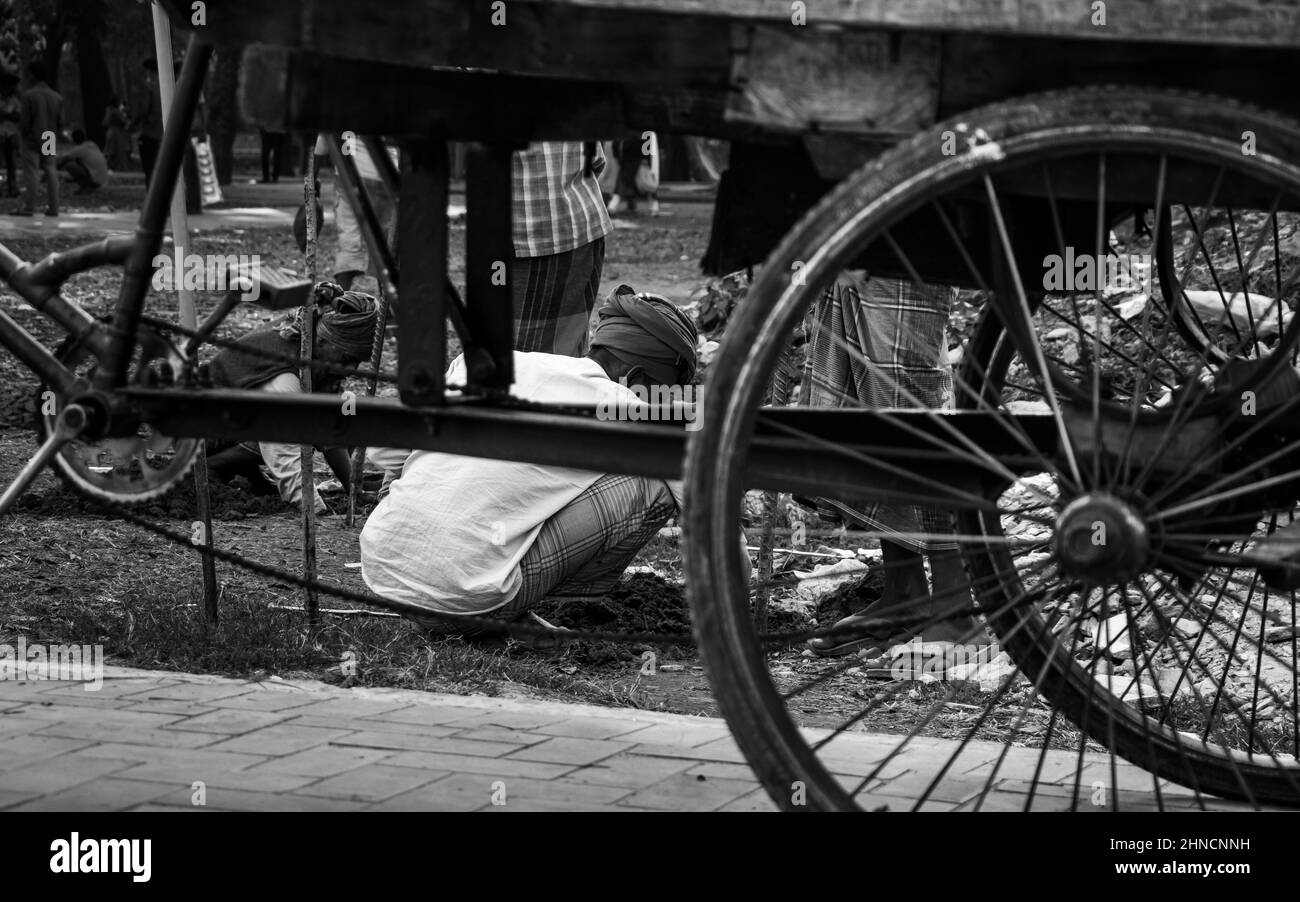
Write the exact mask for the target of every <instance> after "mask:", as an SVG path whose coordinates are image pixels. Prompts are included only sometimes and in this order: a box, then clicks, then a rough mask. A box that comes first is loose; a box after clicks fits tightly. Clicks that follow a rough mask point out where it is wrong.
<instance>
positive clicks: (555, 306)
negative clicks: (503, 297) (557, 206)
mask: <svg viewBox="0 0 1300 902" xmlns="http://www.w3.org/2000/svg"><path fill="white" fill-rule="evenodd" d="M604 262H605V239H604V238H597V239H596V240H595V241H592V242H591V243H589V244H584V245H583V246H582V247H579V248H577V249H576V250H572V251H565V252H563V253H559V254H550V255H548V256H545V257H516V258H515V259H514V260H513V261H512V262H511V265H510V295H511V306H512V307H513V308H514V311H515V350H516V351H541V352H543V353H545V354H563V355H565V356H566V357H582V356H583V355H584V354H586V353H587V343H588V341H589V340H590V339H589V335H588V332H589V324H590V322H591V311H592V310H593V309H594V308H595V306H596V295H597V293H598V292H599V290H600V273H601V269H602V268H603V266H604Z"/></svg>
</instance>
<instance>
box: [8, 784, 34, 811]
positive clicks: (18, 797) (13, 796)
mask: <svg viewBox="0 0 1300 902" xmlns="http://www.w3.org/2000/svg"><path fill="white" fill-rule="evenodd" d="M37 797H38V794H37V793H34V792H24V791H23V790H20V789H3V788H0V811H3V810H6V809H8V808H11V807H13V806H14V805H21V804H22V803H23V802H26V801H29V800H31V799H34V798H37Z"/></svg>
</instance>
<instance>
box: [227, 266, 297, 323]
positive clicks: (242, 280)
mask: <svg viewBox="0 0 1300 902" xmlns="http://www.w3.org/2000/svg"><path fill="white" fill-rule="evenodd" d="M226 284H227V285H229V286H230V290H231V291H232V292H237V293H239V294H240V295H242V296H243V299H244V301H246V302H247V303H250V304H256V305H257V306H258V307H263V308H265V309H267V310H277V311H278V310H292V309H293V308H295V307H301V306H302V305H303V304H305V303H307V301H308V300H309V299H310V298H311V291H312V284H311V281H310V280H308V279H301V278H298V277H297V276H294V275H292V274H289V273H286V272H284V271H283V270H279V269H275V268H273V267H269V266H262V265H260V264H258V263H254V262H250V261H242V262H239V263H232V264H231V265H230V267H229V268H228V269H227V270H226Z"/></svg>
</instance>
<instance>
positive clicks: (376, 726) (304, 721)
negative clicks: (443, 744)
mask: <svg viewBox="0 0 1300 902" xmlns="http://www.w3.org/2000/svg"><path fill="white" fill-rule="evenodd" d="M286 713H288V714H290V715H292V714H294V713H295V712H293V711H289V712H286ZM292 723H293V724H294V725H295V726H304V727H326V728H328V729H342V728H347V729H352V730H364V731H365V732H367V733H404V734H406V735H408V736H424V737H428V738H434V737H441V736H455V735H457V734H458V733H460V732H461V731H460V730H458V729H456V728H455V727H440V726H437V725H436V724H422V723H389V722H388V721H384V720H369V719H367V718H348V719H347V720H343V719H341V718H337V717H295V718H294V719H293V721H292Z"/></svg>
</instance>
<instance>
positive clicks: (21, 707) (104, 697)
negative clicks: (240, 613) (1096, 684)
mask: <svg viewBox="0 0 1300 902" xmlns="http://www.w3.org/2000/svg"><path fill="white" fill-rule="evenodd" d="M809 734H810V736H813V737H817V736H821V735H825V734H824V733H823V734H819V733H817V731H809ZM895 743H896V737H888V736H878V735H870V734H845V735H841V736H839V737H836V738H835V739H834V740H832V741H831V742H830V743H828V744H827V745H826V747H825V748H824V749H822V750H821V752H820V754H821V756H822V759H823V760H824V761H826V762H827V763H828V765H829V767H830V769H831V770H832V772H834V773H836V774H837V775H838V779H840V781H841V782H842V783H843V784H844V785H845V786H846V787H848V788H850V789H852V788H855V787H857V786H858V785H859V784H860V783H861V782H862V780H863V778H864V777H865V776H867V775H869V774H870V773H871V771H872V770H873V769H875V765H876V763H877V762H879V761H881V760H883V759H884V758H885V757H886V756H887V755H888V754H889V753H890V751H891V750H892V749H893V748H894V746H895ZM956 748H957V744H956V743H955V742H951V741H946V740H937V739H933V740H932V739H922V740H916V741H914V742H913V743H910V744H909V746H908V748H907V750H906V751H905V752H904V753H903V754H901V755H899V756H897V758H896V759H895V760H893V761H891V762H890V763H889V764H888V766H886V767H885V768H883V769H882V770H881V772H880V773H879V774H878V775H876V777H875V778H874V779H873V780H872V781H871V784H870V785H868V786H867V787H866V788H865V791H864V793H863V795H862V797H861V798H862V801H863V804H865V805H866V806H868V807H871V808H877V807H880V806H888V807H889V808H891V809H895V810H897V809H908V808H911V807H913V805H914V802H915V799H917V798H918V797H920V796H921V795H922V794H926V791H927V789H928V788H929V787H930V784H931V783H932V782H933V781H934V779H935V776H936V775H938V774H942V779H941V780H940V781H939V783H938V785H937V786H936V787H934V788H933V789H932V790H931V791H929V792H928V795H927V802H926V804H925V805H924V806H923V808H925V809H970V808H975V807H977V806H978V807H980V808H982V809H985V810H1008V809H1010V810H1024V809H1025V808H1026V806H1027V804H1028V803H1029V800H1030V795H1029V790H1030V785H1031V784H1030V780H1031V778H1032V774H1033V772H1034V769H1035V768H1036V767H1037V766H1038V762H1039V754H1038V753H1037V752H1035V751H1033V750H1030V749H1018V748H1011V749H1006V748H1005V747H1004V746H1001V745H997V744H994V743H986V742H976V743H970V744H969V745H968V746H967V747H966V748H965V749H963V750H962V752H961V754H960V755H958V756H957V757H956V758H955V760H954V759H953V753H954V751H955V750H956ZM999 760H1000V763H999ZM995 764H996V767H995ZM945 765H946V767H945ZM1084 766H1085V771H1084V778H1083V780H1082V782H1081V798H1080V802H1079V804H1078V806H1077V807H1079V808H1080V809H1081V810H1089V809H1092V810H1095V806H1093V805H1092V804H1091V802H1090V796H1091V794H1092V780H1093V779H1094V778H1096V777H1098V776H1100V777H1103V778H1107V779H1108V777H1107V775H1108V774H1109V770H1110V762H1109V759H1108V758H1106V757H1104V756H1095V755H1089V756H1086V757H1085V759H1084ZM1077 767H1078V762H1077V758H1076V755H1075V753H1071V752H1061V753H1052V754H1051V755H1049V756H1048V757H1047V759H1046V762H1045V764H1044V766H1043V769H1042V772H1041V773H1040V782H1039V785H1038V788H1037V790H1036V791H1035V794H1034V797H1033V801H1032V806H1031V807H1032V808H1034V809H1035V810H1039V809H1041V810H1062V809H1068V808H1070V806H1071V797H1072V795H1073V792H1074V775H1075V772H1076V770H1077ZM1118 770H1119V783H1118V785H1119V786H1120V787H1121V799H1122V801H1121V807H1124V808H1135V807H1136V808H1151V807H1155V796H1154V794H1153V785H1152V778H1151V777H1150V776H1149V775H1147V774H1145V773H1144V772H1143V771H1141V770H1139V769H1137V768H1135V767H1133V766H1131V765H1128V764H1125V763H1120V764H1118ZM990 775H995V776H996V779H995V780H994V781H993V789H992V790H991V791H990V792H989V793H987V794H986V795H985V796H984V798H983V799H982V800H981V799H980V795H981V793H983V792H984V789H985V787H986V786H987V785H988V784H989V782H990V779H989V778H990ZM200 787H201V790H202V794H203V797H202V802H203V805H202V806H199V805H197V804H196V801H197V800H198V798H199V793H200ZM1162 790H1163V802H1164V805H1165V806H1166V807H1175V808H1180V807H1197V805H1196V800H1195V799H1194V797H1193V796H1192V795H1191V793H1190V792H1189V791H1187V790H1185V789H1181V788H1178V787H1172V786H1168V785H1165V784H1162ZM494 799H495V801H496V802H497V803H504V804H494ZM1110 802H1111V800H1110V799H1109V798H1108V799H1107V806H1109V804H1110ZM198 807H203V808H206V809H209V810H220V809H225V810H249V811H299V810H301V811H320V810H361V809H368V810H377V811H405V810H430V809H433V810H452V811H471V810H507V811H534V810H550V811H565V810H588V811H681V810H688V811H767V810H774V808H775V806H774V805H773V804H772V802H771V801H770V800H769V799H768V797H767V795H766V793H765V792H764V791H763V790H762V788H761V787H760V786H759V784H758V782H757V781H756V780H755V779H754V777H753V775H752V774H751V772H750V770H749V768H748V766H747V765H746V764H745V763H744V758H743V757H742V756H741V754H740V750H739V749H738V748H737V747H736V745H735V743H734V742H733V741H732V739H731V736H730V733H729V732H728V730H727V727H726V724H725V723H723V722H722V721H720V720H716V719H712V718H700V717H686V716H681V715H673V714H662V713H655V712H646V711H639V710H635V709H610V708H598V707H593V706H587V705H571V704H559V703H553V702H540V701H524V700H505V699H494V698H483V697H475V696H448V695H434V694H430V693H425V692H416V691H406V690H387V689H340V688H337V687H331V686H327V685H325V684H323V683H317V682H311V681H289V680H277V679H272V680H268V681H265V682H258V683H254V682H248V681H243V680H236V679H227V678H222V677H212V676H200V675H191V674H179V673H170V672H156V671H144V670H131V669H126V668H116V667H109V668H106V669H105V681H104V684H103V687H102V689H101V690H99V691H93V692H88V691H86V690H85V688H84V687H83V685H82V684H80V683H60V682H41V681H36V682H6V681H0V809H6V810H20V811H22V810H137V811H146V810H177V809H195V808H198ZM1216 807H1218V806H1216ZM1222 807H1231V806H1222Z"/></svg>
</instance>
